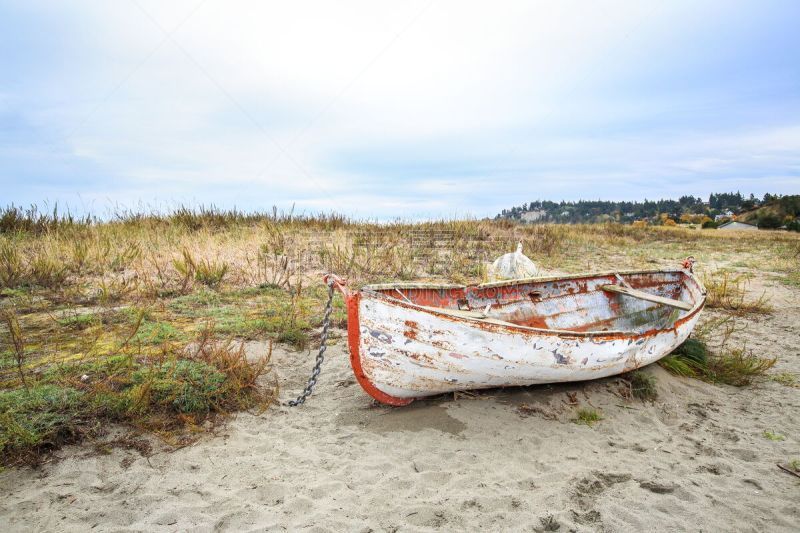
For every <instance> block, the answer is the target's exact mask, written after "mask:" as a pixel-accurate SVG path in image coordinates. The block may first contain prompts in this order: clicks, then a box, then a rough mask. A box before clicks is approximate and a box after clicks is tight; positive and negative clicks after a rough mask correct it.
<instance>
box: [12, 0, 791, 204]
mask: <svg viewBox="0 0 800 533" xmlns="http://www.w3.org/2000/svg"><path fill="white" fill-rule="evenodd" d="M0 9H3V10H4V11H5V13H4V14H3V15H5V16H1V17H0V19H2V20H4V21H5V22H0V45H2V46H0V49H2V50H4V51H3V52H0V67H2V68H0V72H2V71H5V74H2V73H0V81H2V87H3V88H2V92H0V141H1V142H2V145H0V164H1V168H0V185H2V186H3V188H4V189H5V194H4V195H3V196H4V198H8V199H9V201H16V202H31V201H41V200H42V199H50V200H58V199H60V200H62V201H63V200H70V199H74V198H77V197H78V195H80V196H79V197H80V199H81V201H83V202H86V201H90V202H95V204H93V205H96V203H101V202H104V201H105V202H122V203H127V204H135V203H137V202H139V201H146V202H153V203H156V204H157V203H170V202H176V201H187V202H197V203H206V204H207V203H212V202H213V203H216V204H218V205H224V206H228V207H232V206H234V205H236V206H237V207H239V208H244V209H258V208H262V209H263V208H265V207H269V206H271V205H272V204H278V205H281V206H282V207H286V208H288V206H291V205H292V204H293V203H295V204H297V206H298V207H299V208H300V209H306V210H312V209H313V210H340V211H343V210H346V211H347V212H348V213H355V214H358V215H359V216H366V217H376V216H377V217H384V218H385V217H394V216H419V217H429V216H437V215H438V214H442V213H447V214H452V213H455V212H458V213H463V214H475V215H478V216H483V215H493V214H494V213H495V212H496V211H499V209H502V208H503V207H508V206H509V205H512V204H518V203H521V202H523V201H529V200H533V199H536V198H545V197H546V198H552V199H561V198H564V199H577V198H581V197H584V198H590V197H591V198H597V197H600V198H614V199H622V198H626V199H635V198H641V197H643V196H648V197H650V198H654V197H659V196H665V195H672V196H674V195H682V194H707V193H708V192H711V191H719V190H724V189H728V188H731V187H733V186H739V185H740V184H746V185H747V186H748V187H750V188H751V189H752V190H753V191H754V192H757V193H763V192H766V191H770V192H793V191H794V190H796V189H798V188H800V171H799V170H798V169H799V168H800V163H799V162H798V157H797V156H796V154H797V153H800V152H798V150H797V148H798V137H799V136H800V135H798V131H800V98H798V97H797V96H796V95H797V94H800V93H798V89H800V87H799V85H800V76H798V67H797V65H796V62H794V61H793V59H792V58H793V57H796V55H797V52H800V38H799V37H798V34H797V32H796V31H795V30H794V28H793V23H792V22H791V21H793V20H796V17H795V15H797V14H800V13H798V11H800V10H799V9H798V8H797V7H796V5H794V4H793V3H788V2H773V3H769V4H768V5H767V6H766V7H762V6H749V5H741V6H737V8H731V7H730V6H729V4H728V3H722V2H716V1H711V2H701V3H697V2H672V3H669V4H647V3H641V2H633V1H616V0H615V1H611V2H604V3H602V4H600V3H585V2H573V1H564V2H550V3H542V2H536V3H532V2H523V1H518V2H507V3H503V4H502V5H499V6H488V5H487V4H485V3H477V2H476V3H470V2H453V1H435V2H430V1H428V0H422V1H410V2H366V1H364V2H347V3H330V2H321V1H320V2H261V1H242V0H239V1H231V2H221V1H219V0H206V1H202V0H185V1H174V2H166V3H165V2H158V1H155V0H129V1H127V2H113V3H112V2H96V1H88V0H85V1H77V2H72V3H70V4H69V5H66V4H64V5H60V4H53V3H51V2H44V1H30V2H21V1H20V2H10V3H9V2H7V3H6V4H5V5H4V7H3V8H0ZM743 192H744V191H743ZM747 192H749V191H747ZM87 199H88V200H87Z"/></svg>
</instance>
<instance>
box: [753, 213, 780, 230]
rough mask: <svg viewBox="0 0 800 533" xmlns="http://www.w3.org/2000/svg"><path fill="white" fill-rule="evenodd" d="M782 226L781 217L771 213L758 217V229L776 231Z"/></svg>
mask: <svg viewBox="0 0 800 533" xmlns="http://www.w3.org/2000/svg"><path fill="white" fill-rule="evenodd" d="M782 225H783V221H782V220H781V217H779V216H778V215H775V214H773V213H765V214H763V215H761V216H760V217H758V229H778V228H780V227H781V226H782Z"/></svg>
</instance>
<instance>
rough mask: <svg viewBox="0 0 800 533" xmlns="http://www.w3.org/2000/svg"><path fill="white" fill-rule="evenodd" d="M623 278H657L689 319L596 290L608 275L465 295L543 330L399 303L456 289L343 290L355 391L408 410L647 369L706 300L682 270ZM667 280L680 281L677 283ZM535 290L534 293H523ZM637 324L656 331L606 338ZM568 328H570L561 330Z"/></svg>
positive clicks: (678, 339)
mask: <svg viewBox="0 0 800 533" xmlns="http://www.w3.org/2000/svg"><path fill="white" fill-rule="evenodd" d="M625 274H626V277H628V278H630V279H633V280H640V279H641V280H645V282H646V281H647V280H648V279H650V278H648V277H645V276H661V277H653V278H652V279H654V280H656V281H657V282H658V285H657V286H656V285H653V287H656V292H658V290H660V291H661V293H662V294H669V295H671V296H678V297H679V298H680V299H682V300H683V301H688V302H691V303H692V308H691V310H689V311H678V310H665V309H664V308H663V307H661V306H659V305H658V304H655V303H652V302H650V303H648V302H641V301H639V300H632V299H629V298H625V297H624V296H620V295H618V294H616V295H615V294H610V295H607V294H605V293H603V292H602V291H600V290H598V287H600V286H601V284H603V283H608V281H609V279H611V278H610V276H611V275H612V274H598V275H586V276H583V277H581V276H572V277H567V278H553V279H549V280H548V279H542V280H525V281H517V282H509V283H505V284H503V283H499V284H489V285H483V286H478V287H475V288H466V291H467V293H466V294H467V296H468V297H469V298H471V299H472V301H474V302H475V303H477V304H481V305H482V304H483V301H484V300H481V298H484V297H485V296H486V295H487V294H488V293H489V291H490V290H492V289H496V290H497V293H498V294H499V296H497V297H495V300H496V301H497V302H498V304H497V307H498V311H497V314H499V315H500V316H503V313H505V315H506V316H513V317H517V318H518V317H519V316H520V313H522V314H523V315H524V313H525V312H527V313H529V314H530V313H537V316H536V317H535V319H534V317H532V316H528V317H527V319H528V320H529V322H530V321H531V320H532V321H533V322H536V321H539V322H541V323H539V327H530V326H524V325H518V324H512V323H508V322H505V321H502V320H491V319H489V320H481V319H475V318H468V317H466V318H465V317H464V316H456V315H454V314H450V313H457V311H456V310H452V311H448V310H447V309H441V312H439V310H434V309H433V308H431V307H429V306H422V305H419V304H417V303H412V302H411V301H409V300H408V299H407V298H406V296H404V294H409V295H410V294H411V293H412V292H413V291H420V290H434V291H439V293H440V295H439V296H437V295H434V299H436V298H439V299H441V298H442V296H441V294H445V292H446V291H452V290H460V289H453V288H452V286H448V287H444V288H442V287H438V288H436V287H433V288H431V289H420V288H419V286H415V287H414V288H412V289H408V288H402V287H403V286H402V285H397V286H395V292H397V294H399V295H400V296H402V298H397V297H394V296H393V295H392V291H391V290H388V287H390V286H375V287H373V288H365V290H362V291H360V292H357V293H349V292H347V291H345V292H346V298H347V303H348V340H349V344H350V352H351V363H352V365H353V369H354V371H355V373H356V377H357V378H358V381H359V383H360V384H361V385H362V386H363V387H364V389H365V390H366V391H367V392H368V393H369V394H371V395H372V396H373V397H375V398H376V399H378V400H379V401H381V402H384V403H389V404H392V405H404V404H406V403H409V402H410V401H412V400H413V399H415V398H421V397H425V396H431V395H436V394H442V393H446V392H452V391H457V390H469V389H481V388H490V387H506V386H520V385H534V384H540V383H555V382H567V381H582V380H589V379H595V378H601V377H606V376H611V375H615V374H620V373H623V372H627V371H630V370H633V369H636V368H639V367H641V366H645V365H648V364H650V363H653V362H655V361H658V360H659V359H661V358H662V357H664V356H665V355H667V354H668V353H670V352H671V351H673V350H674V349H675V348H676V347H678V346H679V345H680V344H681V343H682V342H684V341H685V340H686V338H687V337H688V336H689V334H690V333H691V332H692V330H693V328H694V326H695V324H696V323H697V320H698V318H699V312H700V310H701V309H702V307H703V304H704V301H705V291H704V289H703V288H702V285H700V284H699V282H697V280H696V279H695V278H694V276H692V275H691V274H689V273H688V272H685V271H662V272H657V273H655V272H654V273H648V272H644V273H643V272H636V273H625ZM613 275H614V276H617V274H613ZM637 276H638V277H637ZM670 276H672V277H676V278H680V279H681V282H680V283H675V282H674V281H673V280H672V278H671V277H670ZM662 278H663V279H662ZM641 283H644V282H641ZM398 287H399V289H398ZM340 288H341V287H340ZM512 288H513V289H514V290H516V291H517V293H515V294H516V296H514V297H508V295H509V294H511V289H512ZM531 288H534V289H536V291H535V292H525V291H530V289H531ZM573 289H574V290H573ZM343 290H344V289H343ZM520 290H522V291H523V292H522V293H520V292H519V291H520ZM442 291H445V292H442ZM470 291H471V292H470ZM557 291H561V292H560V293H559V292H557ZM415 294H417V295H419V293H418V292H417V293H415ZM432 294H433V293H432ZM461 294H462V293H461V292H459V293H458V295H461ZM519 294H523V296H524V295H526V294H530V295H531V297H534V296H533V295H534V294H535V298H536V299H537V301H536V303H534V304H531V303H530V302H529V301H527V300H526V299H525V298H524V297H520V296H519ZM420 298H423V296H420ZM444 298H447V296H444ZM515 298H516V300H515ZM461 301H463V300H461ZM486 301H489V300H486ZM576 302H577V303H576ZM523 304H524V305H525V307H524V309H523V307H521V305H523ZM642 317H645V318H647V319H649V320H654V321H655V322H656V323H657V325H658V327H655V328H651V327H649V326H650V325H652V324H650V323H649V322H647V321H646V320H645V321H644V322H643V323H642V324H640V325H639V326H638V331H637V330H636V329H637V328H632V330H631V331H619V330H617V329H609V326H613V325H617V326H619V325H627V324H629V323H631V324H633V323H635V320H634V318H636V320H641V319H642ZM578 320H584V321H586V324H587V325H588V326H594V325H605V326H606V327H605V328H604V329H605V330H590V331H582V330H581V327H580V324H578V325H577V326H575V325H574V324H575V323H576V321H578ZM568 326H573V327H572V328H571V329H561V328H562V327H568ZM598 327H599V326H598Z"/></svg>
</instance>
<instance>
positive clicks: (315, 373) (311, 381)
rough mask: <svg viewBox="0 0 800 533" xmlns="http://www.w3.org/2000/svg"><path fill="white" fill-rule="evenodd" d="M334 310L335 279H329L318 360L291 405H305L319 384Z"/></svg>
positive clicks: (290, 402) (290, 401)
mask: <svg viewBox="0 0 800 533" xmlns="http://www.w3.org/2000/svg"><path fill="white" fill-rule="evenodd" d="M332 311H333V279H330V280H328V303H327V304H325V315H324V316H323V318H322V335H320V341H319V342H320V344H319V352H318V353H317V360H316V362H315V363H314V369H313V370H312V371H311V377H310V378H308V383H306V388H305V389H303V392H302V393H301V394H300V396H298V397H297V398H295V399H294V400H289V402H288V403H289V405H290V406H291V407H297V406H298V405H303V404H304V403H305V401H306V398H308V397H309V396H311V393H312V392H314V386H315V385H316V384H317V378H318V377H319V373H320V371H321V370H322V362H323V361H325V349H326V348H327V343H328V329H329V328H330V326H331V312H332Z"/></svg>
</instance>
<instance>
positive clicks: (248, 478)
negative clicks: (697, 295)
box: [0, 278, 800, 531]
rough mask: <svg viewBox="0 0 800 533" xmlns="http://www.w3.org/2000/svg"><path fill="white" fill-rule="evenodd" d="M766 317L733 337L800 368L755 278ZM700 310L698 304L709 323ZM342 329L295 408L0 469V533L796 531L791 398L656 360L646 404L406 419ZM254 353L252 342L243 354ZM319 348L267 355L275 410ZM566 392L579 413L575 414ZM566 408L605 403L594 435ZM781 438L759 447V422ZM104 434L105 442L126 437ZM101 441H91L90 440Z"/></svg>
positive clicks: (789, 306)
mask: <svg viewBox="0 0 800 533" xmlns="http://www.w3.org/2000/svg"><path fill="white" fill-rule="evenodd" d="M756 281H757V283H758V284H759V285H756V286H755V287H754V288H759V287H763V288H764V289H765V290H767V291H768V294H769V296H770V297H771V298H772V300H773V305H775V307H776V311H775V313H774V314H772V315H771V316H764V317H755V318H749V319H748V328H747V330H746V331H744V332H742V333H739V334H737V335H738V336H739V337H740V339H738V340H742V339H746V340H747V341H748V347H749V348H751V349H753V350H755V351H756V352H757V353H759V354H762V355H765V356H772V355H775V356H778V357H779V363H778V364H777V366H776V367H775V368H774V369H773V370H771V372H772V373H778V372H791V373H794V374H795V376H797V375H800V290H798V289H792V288H787V287H785V286H782V285H779V284H778V283H777V282H775V281H771V280H768V278H763V279H761V278H760V279H759V280H756ZM712 314H713V313H711V312H710V311H706V312H705V315H706V316H710V315H712ZM343 334H344V332H343V331H337V336H338V338H337V339H336V341H335V342H336V343H335V344H334V345H333V346H332V347H331V348H330V349H329V351H328V358H327V360H326V361H325V365H324V367H323V371H322V377H321V379H320V383H319V386H318V389H317V391H316V392H315V394H314V395H313V396H312V397H311V398H310V399H309V400H308V402H307V403H306V405H304V406H302V407H300V408H290V407H285V406H276V407H272V408H270V409H269V410H267V411H266V412H264V413H261V414H239V415H238V416H236V417H234V418H232V419H231V420H229V421H228V422H227V423H225V424H223V425H221V426H219V427H218V428H216V429H215V432H214V434H213V435H210V436H203V437H201V438H200V440H199V441H197V442H196V443H195V444H193V445H191V446H188V447H185V448H182V449H179V450H177V451H173V450H171V449H170V448H169V447H168V446H167V445H165V444H164V443H162V442H160V441H158V440H157V439H155V438H153V437H151V436H150V437H148V436H141V437H139V438H141V439H148V440H149V441H150V442H151V443H152V446H153V451H152V453H151V454H150V455H149V456H144V455H142V454H140V453H139V452H137V451H136V450H135V449H130V448H121V447H111V448H109V449H108V450H107V451H106V452H105V453H100V452H98V446H97V445H94V446H93V445H92V443H84V444H83V445H81V446H70V447H66V448H63V449H61V450H59V451H58V452H56V454H55V457H54V459H53V460H52V461H50V462H48V463H46V464H45V465H43V466H42V467H40V468H39V469H31V468H12V469H8V470H6V471H5V472H3V473H2V474H0V494H2V498H1V499H0V524H2V526H0V529H2V530H3V531H90V530H91V531H186V530H192V531H216V530H224V531H260V530H304V531H342V530H347V531H429V530H461V529H469V530H476V529H479V528H481V529H486V530H511V531H554V530H556V529H557V530H558V531H572V530H575V531H644V530H658V531H797V528H798V524H800V510H799V509H798V502H800V479H798V478H796V477H793V476H791V475H790V474H787V473H785V472H783V471H781V470H779V469H778V467H777V466H776V463H779V462H781V463H785V462H787V461H788V460H790V459H800V389H799V388H797V387H796V386H795V387H792V386H786V385H782V384H780V383H777V382H775V381H770V380H765V381H762V382H759V383H757V384H755V385H752V386H749V387H744V388H734V387H729V386H715V385H709V384H706V383H703V382H700V381H697V380H693V379H684V378H678V377H675V376H672V375H670V374H668V373H667V372H666V371H664V370H663V369H661V368H660V367H658V366H657V365H653V366H651V367H649V368H648V369H647V371H648V372H652V374H654V375H655V376H656V378H657V387H658V392H659V398H658V399H657V400H656V401H655V402H654V403H644V402H641V401H638V400H634V401H630V402H625V401H624V400H623V399H622V398H621V397H620V396H618V395H617V394H615V392H616V391H617V390H618V389H619V387H620V384H621V382H620V380H619V378H609V379H603V380H598V381H593V382H587V383H577V384H569V385H554V386H538V387H528V388H519V389H506V390H490V391H483V392H481V393H479V394H477V395H475V396H474V397H470V396H467V395H456V396H455V397H454V396H453V395H448V396H445V397H439V398H435V399H431V400H425V401H418V402H415V403H414V404H412V405H411V406H409V407H405V408H390V407H385V406H380V405H377V404H375V403H374V402H373V401H372V400H371V399H370V397H369V396H367V395H366V394H365V393H364V392H363V391H362V390H361V388H360V386H359V385H358V384H357V383H356V381H355V379H354V377H353V375H352V372H351V370H350V367H349V362H348V359H347V351H346V346H345V341H344V337H343ZM263 349H264V346H263V345H260V344H258V343H251V344H248V350H249V351H250V353H252V354H253V355H254V356H255V355H259V354H260V353H261V352H262V351H263ZM313 357H314V354H313V353H311V354H309V353H305V352H303V353H298V352H291V351H288V350H284V349H276V350H275V353H274V358H273V360H274V363H275V372H276V373H277V378H278V380H279V383H280V386H281V394H280V396H281V400H282V401H285V400H287V399H289V398H290V397H292V396H293V395H294V394H296V393H297V392H298V391H300V390H301V388H302V386H303V384H304V381H305V379H306V377H307V375H308V372H309V370H310V367H311V364H312V363H313ZM573 398H574V399H576V400H577V402H578V405H577V406H576V405H571V403H573V402H574V401H575V400H573ZM578 407H594V408H596V409H598V410H599V411H600V412H601V413H602V415H603V417H604V418H603V420H602V421H600V422H599V423H597V424H596V425H594V426H593V427H588V426H585V425H578V424H576V423H574V422H573V421H572V419H573V418H574V417H575V411H576V409H577V408H578ZM765 430H768V431H772V432H774V433H776V434H779V435H782V436H784V437H785V439H784V440H770V439H768V438H766V437H765V436H764V431H765ZM119 431H121V430H118V429H112V430H111V431H110V432H109V434H108V435H107V436H106V437H105V439H112V438H114V437H115V436H118V434H119ZM100 449H101V450H102V449H103V447H102V446H100Z"/></svg>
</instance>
